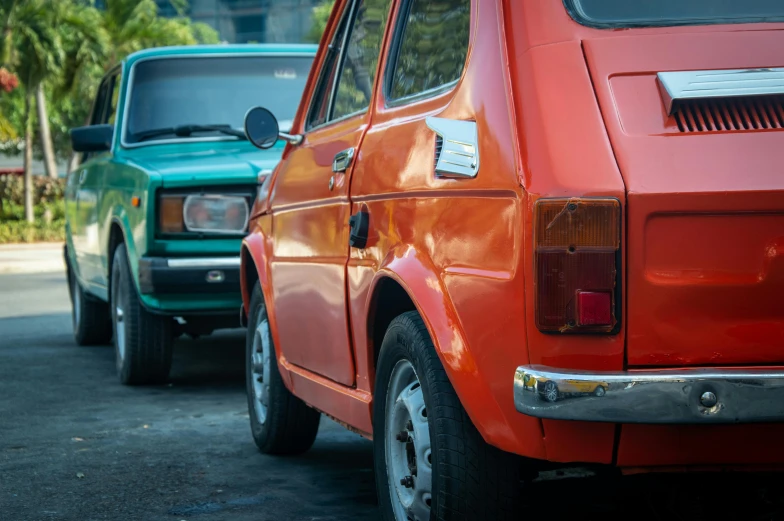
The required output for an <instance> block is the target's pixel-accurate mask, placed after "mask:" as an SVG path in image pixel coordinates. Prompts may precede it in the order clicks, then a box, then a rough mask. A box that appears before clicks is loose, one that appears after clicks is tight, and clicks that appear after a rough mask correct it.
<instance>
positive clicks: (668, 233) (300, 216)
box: [242, 0, 784, 468]
mask: <svg viewBox="0 0 784 521" xmlns="http://www.w3.org/2000/svg"><path fill="white" fill-rule="evenodd" d="M346 3H347V2H346V1H345V0H343V1H339V2H337V6H336V8H335V10H334V11H333V15H332V17H331V18H330V22H329V23H328V26H327V31H326V34H325V36H324V38H325V40H324V41H328V40H329V39H330V38H331V35H332V32H334V30H335V25H336V19H337V18H336V13H339V12H340V11H341V9H343V7H344V6H345V5H346ZM398 8H399V2H397V1H393V2H392V12H391V14H390V17H389V20H390V22H389V24H388V25H391V24H392V23H393V22H394V20H395V17H396V16H397V10H398ZM472 10H473V14H472V26H471V43H470V47H469V49H470V50H469V57H468V60H467V66H466V68H465V70H464V73H463V75H462V77H461V79H460V80H459V82H458V84H457V85H456V86H455V88H454V89H453V90H450V91H448V92H445V93H443V94H440V95H438V96H435V97H431V98H429V99H426V100H424V101H419V102H414V103H410V104H407V105H404V106H397V107H389V106H387V104H386V103H385V100H384V97H383V92H382V89H381V86H380V85H381V82H380V81H378V79H377V81H376V86H375V90H374V95H373V98H372V99H371V105H370V108H369V110H368V111H367V113H365V114H363V115H360V116H357V117H354V118H349V119H346V120H342V121H340V122H339V123H336V124H334V125H328V126H326V127H324V128H323V129H320V130H316V131H314V132H303V131H304V119H305V115H306V112H307V109H308V105H309V103H308V101H309V100H310V99H311V96H312V93H313V91H314V88H315V83H316V81H317V79H318V71H319V70H320V68H321V64H322V63H323V61H324V57H325V55H324V45H323V44H322V48H321V50H320V51H319V54H318V55H317V57H316V61H315V63H314V68H313V72H312V73H311V77H310V80H309V83H308V87H307V88H306V90H305V94H304V97H303V103H302V105H301V107H300V111H299V113H298V115H297V117H296V119H295V121H294V125H293V128H292V131H293V132H299V133H304V136H305V139H304V141H303V143H302V144H300V145H298V146H291V145H289V146H288V147H287V149H286V151H285V153H284V156H283V160H282V162H281V164H280V166H279V167H278V168H277V170H276V171H275V173H274V174H273V178H272V179H271V181H270V182H271V189H270V198H269V201H268V202H267V201H258V202H257V203H256V208H255V211H254V213H255V214H257V217H256V218H255V219H254V220H253V221H252V225H251V233H250V235H249V236H248V238H247V239H246V241H245V243H244V245H243V256H242V259H243V263H244V264H245V265H246V269H243V270H242V272H243V281H244V282H243V292H244V298H245V307H246V309H248V304H249V290H248V287H249V286H248V285H247V281H246V280H245V279H246V278H247V272H248V269H247V267H248V266H249V265H250V264H249V263H252V265H250V266H251V267H252V268H255V270H256V271H257V273H258V278H259V283H260V284H261V285H262V288H263V290H264V296H265V299H266V302H267V308H268V313H269V316H270V322H271V330H272V335H273V340H274V342H275V345H276V347H277V354H278V362H279V364H278V365H279V368H280V370H281V373H282V374H283V375H284V382H285V383H286V385H287V386H288V387H289V389H291V390H292V391H293V392H294V393H295V394H296V395H297V396H299V397H300V398H302V399H303V400H305V401H306V402H307V403H309V404H311V405H313V406H314V407H316V408H318V409H320V410H322V411H324V412H325V413H327V414H329V415H330V416H332V417H333V418H336V419H337V420H339V421H340V422H342V423H344V424H345V425H347V426H349V427H350V428H352V429H354V430H356V431H358V432H360V433H362V434H363V435H365V436H367V437H372V422H371V416H372V407H373V402H372V391H373V386H374V377H375V368H374V353H375V349H377V347H378V346H375V345H373V332H372V331H371V330H370V329H371V327H372V321H373V316H374V313H375V311H376V310H377V309H378V306H383V303H382V302H379V301H378V299H377V294H378V293H377V292H378V291H379V288H381V287H382V286H383V284H382V281H385V280H392V281H394V282H395V283H397V284H399V285H400V287H402V288H403V289H404V290H405V291H406V293H407V294H408V295H409V297H410V298H411V300H412V301H413V302H414V304H415V306H416V308H417V309H418V311H419V312H420V314H421V315H422V317H423V319H424V321H425V324H426V326H427V328H428V330H429V332H430V334H431V337H432V339H433V342H434V344H435V347H436V350H437V352H438V354H439V357H440V359H441V360H442V362H443V364H444V366H445V368H446V370H447V373H448V375H449V378H450V381H451V382H452V384H453V385H454V387H455V389H456V391H457V394H458V396H459V397H460V400H461V402H462V403H463V405H464V406H465V408H466V410H467V412H468V414H469V416H470V417H471V419H472V421H473V422H474V423H475V424H476V426H477V428H478V429H479V431H480V432H481V433H482V435H483V437H484V438H485V440H486V441H488V442H489V443H491V444H493V445H495V446H497V447H499V448H501V449H504V450H507V451H509V452H514V453H517V454H521V455H524V456H528V457H532V458H539V459H546V460H550V461H554V462H584V463H605V464H617V465H619V466H625V467H634V468H640V467H656V466H658V467H673V466H680V465H695V466H712V465H719V466H722V465H728V466H741V465H758V464H768V463H771V464H773V463H784V452H782V451H778V450H777V449H775V446H776V443H775V440H776V436H778V435H779V434H781V433H780V432H779V431H780V430H781V428H784V427H780V426H770V425H765V426H759V425H733V426H710V427H708V426H689V427H684V426H646V425H622V426H617V425H613V424H604V423H586V422H567V421H555V420H539V419H536V418H533V417H529V416H525V415H522V414H519V413H518V412H517V411H516V410H515V407H514V403H513V394H512V375H513V373H514V369H515V367H517V366H518V365H521V364H529V363H530V364H542V365H547V366H552V367H561V368H570V369H585V370H613V371H620V370H624V369H631V370H633V369H635V368H642V367H645V366H662V367H683V366H689V367H698V366H707V365H722V366H727V365H733V364H735V365H737V364H757V365H766V364H767V365H771V364H782V365H784V354H783V353H784V321H781V319H780V316H781V315H780V312H779V313H778V314H776V312H775V310H774V307H775V306H777V305H778V306H779V309H780V297H779V296H778V295H777V293H778V294H780V293H781V290H782V286H783V285H784V253H782V252H784V182H782V176H781V174H780V164H781V161H780V159H781V158H782V156H781V150H784V133H782V132H780V131H778V132H748V133H743V132H736V133H732V134H731V135H730V134H729V133H726V134H724V133H715V134H711V135H702V136H690V135H687V134H682V133H679V132H678V131H677V127H675V126H674V123H673V122H672V121H671V120H670V119H669V118H668V117H667V115H666V114H665V113H664V112H663V106H662V103H661V97H660V95H659V93H658V90H657V89H656V86H655V83H654V82H653V81H651V78H652V77H653V76H655V73H656V72H658V71H668V70H689V69H709V68H716V69H718V68H746V67H772V66H784V52H782V51H781V49H782V48H784V46H782V45H781V43H784V32H782V31H781V30H782V29H784V24H764V25H762V24H760V25H755V26H748V25H736V26H732V27H731V28H728V26H717V25H712V26H699V27H667V28H648V29H633V30H623V31H608V30H600V29H593V28H588V27H584V26H581V25H579V24H577V23H576V22H574V21H573V20H572V19H571V18H570V17H569V15H568V13H567V12H566V10H565V8H564V6H563V3H562V2H561V1H560V0H539V1H522V2H521V1H512V0H503V1H502V0H498V1H495V2H492V1H491V2H481V3H480V2H478V1H477V0H474V1H473V2H472ZM751 28H753V29H755V30H754V31H750V30H749V29H751ZM760 29H762V30H760ZM388 32H389V29H387V33H388ZM389 39H390V37H389V34H386V36H385V38H384V43H383V44H382V52H381V58H380V60H379V64H378V74H377V78H382V77H383V71H384V70H385V69H386V55H387V53H386V48H387V47H388V45H389ZM752 50H753V52H751V51H752ZM427 116H438V117H445V118H453V119H461V120H474V121H476V122H477V127H478V136H479V155H480V157H481V168H480V172H479V175H478V176H477V177H476V178H473V179H467V180H452V179H441V178H438V177H436V176H434V173H433V147H434V134H433V132H432V130H430V129H429V128H428V127H427V126H426V124H425V118H426V117H427ZM348 147H355V148H356V150H357V151H358V153H357V155H356V157H355V159H354V162H353V165H352V167H351V169H350V170H349V171H348V172H347V173H346V174H345V175H344V176H343V177H340V176H338V178H337V182H336V189H335V191H334V192H325V190H326V189H327V188H326V187H327V183H328V181H329V177H330V175H331V170H329V165H331V161H332V158H333V157H334V155H335V153H337V152H339V151H341V150H343V149H345V148H348ZM777 168H779V169H778V170H777ZM728 194H731V196H728ZM572 196H602V197H614V198H617V199H618V200H619V201H620V202H621V207H622V212H623V215H624V219H623V229H622V235H621V236H622V241H621V258H622V263H621V270H622V273H623V284H622V316H621V328H620V332H619V333H618V334H612V335H558V334H543V333H541V332H540V331H539V330H538V329H537V328H536V326H535V322H534V318H535V306H534V303H535V295H534V287H533V284H531V283H530V281H532V280H533V277H534V271H533V266H534V259H533V248H532V240H531V237H532V231H533V228H532V217H533V207H534V204H535V202H536V201H537V200H538V199H539V198H542V197H572ZM360 210H362V211H366V212H367V213H368V214H369V215H370V216H371V217H370V230H369V241H368V244H367V247H366V248H363V249H357V248H349V246H348V234H349V227H348V217H349V215H350V214H354V213H356V212H358V211H360ZM695 236H697V237H698V239H697V240H692V238H693V237H695ZM716 252H719V254H717V253H716ZM739 299H741V300H743V301H744V302H750V303H751V304H749V307H748V309H747V310H746V314H745V315H744V314H742V313H741V314H740V315H738V314H735V315H733V314H731V313H730V311H731V309H732V302H736V301H738V300H739ZM748 317H752V318H753V319H748ZM777 317H779V318H778V320H777ZM309 328H310V329H309ZM717 346H721V347H717ZM772 433H774V434H772ZM744 439H745V440H748V439H756V440H763V441H762V443H760V444H758V446H755V447H750V446H749V444H748V443H742V440H744ZM767 442H770V443H767Z"/></svg>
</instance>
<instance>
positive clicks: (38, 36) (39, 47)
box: [3, 0, 64, 222]
mask: <svg viewBox="0 0 784 521" xmlns="http://www.w3.org/2000/svg"><path fill="white" fill-rule="evenodd" d="M6 3H7V4H10V7H11V11H10V13H9V14H7V15H6V18H5V25H4V38H3V40H4V50H3V52H4V54H5V55H6V58H8V57H9V56H10V58H9V61H10V62H12V63H14V64H15V69H16V72H17V75H18V76H19V80H20V81H21V83H22V85H24V88H25V90H24V99H25V104H24V105H25V108H24V141H25V147H24V169H25V218H26V219H27V221H28V222H33V218H34V217H33V195H32V192H33V189H32V184H33V178H32V162H33V129H32V113H31V107H32V98H33V95H37V93H38V92H42V91H40V87H41V85H42V84H43V82H44V81H45V80H46V79H47V78H49V77H51V76H52V75H54V74H56V73H57V72H59V71H60V70H61V67H62V62H63V58H64V53H63V48H62V40H61V38H60V34H59V31H58V29H57V27H58V22H59V18H58V14H59V13H58V11H59V8H58V7H57V5H56V4H58V2H57V1H49V0H25V1H23V2H19V3H15V2H13V1H10V2H6ZM4 7H6V6H4ZM9 44H11V45H12V46H13V48H12V50H11V51H7V50H6V49H7V48H8V45H9ZM45 110H46V109H45V106H44V107H43V111H44V117H43V118H40V117H39V119H44V120H45V119H46V114H45ZM42 137H43V140H46V138H47V137H48V136H45V135H44V136H42ZM50 142H51V138H50ZM44 150H45V151H46V148H45V149H44ZM49 152H52V150H51V148H50V149H49ZM51 155H52V156H53V155H54V154H53V153H52V154H51ZM51 159H53V157H52V158H51ZM50 175H51V172H50Z"/></svg>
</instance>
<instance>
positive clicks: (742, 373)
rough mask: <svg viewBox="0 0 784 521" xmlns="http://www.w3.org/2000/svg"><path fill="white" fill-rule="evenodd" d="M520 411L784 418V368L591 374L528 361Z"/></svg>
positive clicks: (616, 419)
mask: <svg viewBox="0 0 784 521" xmlns="http://www.w3.org/2000/svg"><path fill="white" fill-rule="evenodd" d="M514 401H515V407H516V408H517V410H518V411H519V412H521V413H523V414H527V415H529V416H535V417H537V418H549V419H554V420H579V421H592V422H611V423H669V424H710V423H751V422H776V421H784V370H770V371H768V370H747V369H693V370H688V369H686V370H653V371H622V372H601V371H597V372H590V371H571V370H564V369H554V368H550V367H542V366H521V367H518V368H517V370H516V371H515V378H514Z"/></svg>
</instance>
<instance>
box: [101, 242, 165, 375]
mask: <svg viewBox="0 0 784 521" xmlns="http://www.w3.org/2000/svg"><path fill="white" fill-rule="evenodd" d="M111 301H112V305H111V315H112V326H113V328H114V349H115V355H116V359H117V375H118V376H119V377H120V382H122V383H123V384H125V385H139V384H155V383H162V382H165V381H166V379H167V378H168V377H169V370H170V369H171V362H172V349H173V345H174V335H173V334H172V319H171V318H170V317H166V316H160V315H154V314H152V313H150V312H148V311H147V310H146V309H144V307H143V306H142V304H141V302H139V295H138V294H137V293H136V286H135V285H134V283H133V278H132V275H131V269H130V266H129V264H128V253H127V250H126V248H125V245H124V244H120V245H119V246H118V247H117V249H115V250H114V260H113V261H112V286H111ZM120 311H122V313H120Z"/></svg>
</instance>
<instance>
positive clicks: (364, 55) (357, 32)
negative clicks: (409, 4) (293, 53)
mask: <svg viewBox="0 0 784 521" xmlns="http://www.w3.org/2000/svg"><path fill="white" fill-rule="evenodd" d="M391 3H392V0H355V1H354V2H351V3H350V4H349V5H348V6H347V8H346V12H345V13H344V14H343V18H342V20H341V22H340V25H339V26H338V30H337V32H336V33H335V37H334V38H333V40H332V43H331V44H330V46H329V50H328V55H327V58H326V60H325V61H324V66H323V68H322V70H321V77H320V78H319V83H318V87H317V88H316V91H315V94H314V96H313V102H312V104H311V107H310V113H309V115H308V125H307V128H308V129H311V128H313V127H317V126H319V125H322V124H324V123H327V122H329V121H332V120H335V119H340V118H343V117H345V116H349V115H351V114H356V113H359V112H362V111H364V110H366V109H367V108H368V106H369V105H370V97H371V94H372V92H373V82H374V80H375V77H376V69H377V65H378V58H379V54H380V52H381V41H382V39H383V37H384V28H385V27H386V23H387V18H388V16H389V7H390V4H391Z"/></svg>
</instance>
